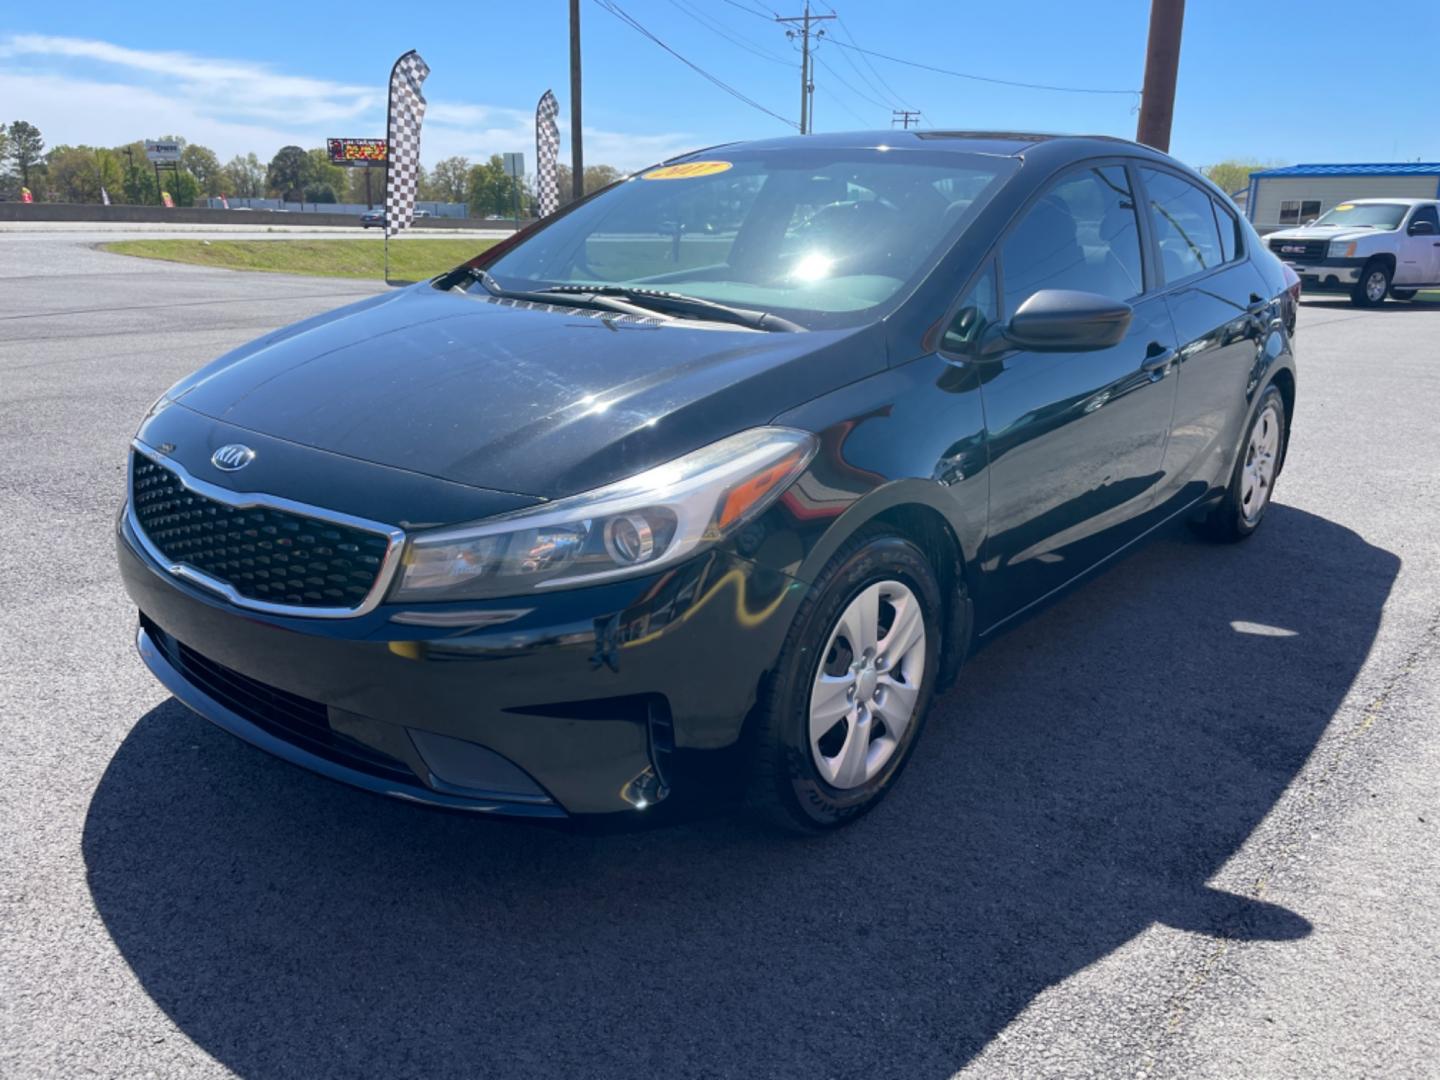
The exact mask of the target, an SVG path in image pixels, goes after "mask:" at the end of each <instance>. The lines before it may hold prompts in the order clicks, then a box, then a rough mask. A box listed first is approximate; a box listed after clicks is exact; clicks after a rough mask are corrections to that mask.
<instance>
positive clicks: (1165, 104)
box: [1135, 0, 1185, 153]
mask: <svg viewBox="0 0 1440 1080" xmlns="http://www.w3.org/2000/svg"><path fill="white" fill-rule="evenodd" d="M1184 22H1185V0H1150V41H1149V43H1148V45H1147V46H1146V48H1145V88H1144V90H1142V91H1141V95H1140V123H1139V124H1138V125H1137V127H1136V129H1135V141H1136V142H1140V143H1144V144H1145V145H1146V146H1153V147H1154V148H1155V149H1156V150H1163V151H1165V152H1166V153H1169V151H1170V123H1171V121H1172V120H1174V118H1175V78H1176V76H1177V75H1178V74H1179V72H1180V28H1181V26H1182V24H1183V23H1184Z"/></svg>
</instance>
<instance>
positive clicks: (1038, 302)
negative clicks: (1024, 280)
mask: <svg viewBox="0 0 1440 1080" xmlns="http://www.w3.org/2000/svg"><path fill="white" fill-rule="evenodd" d="M1134 315H1135V311H1134V309H1133V308H1132V307H1131V306H1130V305H1129V304H1124V303H1121V302H1120V301H1119V300H1111V299H1110V298H1109V297H1108V296H1100V295H1099V294H1098V293H1090V292H1079V291H1077V290H1074V289H1041V290H1040V291H1039V292H1037V293H1035V294H1034V295H1032V296H1031V297H1029V299H1027V300H1026V301H1025V302H1024V303H1023V304H1021V305H1020V307H1019V309H1018V310H1017V311H1016V312H1015V315H1014V317H1012V318H1011V320H1010V322H1009V324H1008V325H1006V326H999V327H996V328H995V330H994V331H992V333H991V334H990V335H987V340H986V342H985V347H984V348H983V349H982V351H983V352H986V353H993V352H998V351H1000V350H1002V349H1005V348H1012V349H1025V350H1028V351H1030V352H1088V351H1092V350H1095V349H1108V348H1110V347H1111V346H1112V345H1118V344H1120V342H1121V341H1123V340H1124V339H1125V333H1126V331H1127V330H1129V329H1130V320H1131V319H1132V318H1133V317H1134Z"/></svg>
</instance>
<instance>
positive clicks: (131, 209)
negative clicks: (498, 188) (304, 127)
mask: <svg viewBox="0 0 1440 1080" xmlns="http://www.w3.org/2000/svg"><path fill="white" fill-rule="evenodd" d="M0 221H96V222H120V223H122V224H123V223H140V222H151V223H156V224H162V225H175V224H182V225H251V226H259V227H262V228H263V227H264V226H266V225H287V226H297V225H298V226H305V225H330V226H337V225H338V226H346V227H349V228H352V229H357V228H359V227H360V221H359V219H358V218H357V217H356V216H355V215H354V214H326V213H318V212H307V213H303V214H300V213H280V212H277V211H272V210H207V209H205V208H204V207H198V206H196V207H189V208H181V207H176V208H175V209H173V210H172V209H167V208H166V207H163V206H90V205H86V204H82V203H19V202H0ZM521 224H522V225H528V224H529V222H528V221H524V220H522V221H521ZM513 227H514V225H513V223H512V222H509V221H487V220H483V219H481V218H423V219H421V220H419V221H416V222H415V224H414V226H413V228H415V229H423V230H427V231H428V230H432V229H433V230H435V231H444V230H447V229H510V228H513ZM374 232H375V233H376V235H379V232H380V230H379V229H375V230H374Z"/></svg>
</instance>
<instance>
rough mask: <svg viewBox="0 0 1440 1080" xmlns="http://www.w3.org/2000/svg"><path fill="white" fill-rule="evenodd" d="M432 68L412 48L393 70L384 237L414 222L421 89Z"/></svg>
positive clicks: (422, 107) (387, 132)
mask: <svg viewBox="0 0 1440 1080" xmlns="http://www.w3.org/2000/svg"><path fill="white" fill-rule="evenodd" d="M429 74H430V65H429V64H427V63H425V61H424V60H422V59H421V58H420V54H419V53H418V52H416V51H415V50H414V49H411V50H410V51H409V52H407V53H406V54H405V55H404V56H402V57H400V59H399V60H396V61H395V66H394V67H393V68H391V69H390V116H389V120H388V121H387V122H386V124H385V138H386V143H387V150H386V154H385V235H386V236H387V237H389V236H394V235H395V234H396V233H398V232H399V231H400V230H401V229H408V228H409V227H410V223H411V222H412V221H414V220H415V188H416V184H417V182H418V180H419V173H420V122H421V121H422V120H424V119H425V97H424V95H423V94H421V93H420V87H421V85H422V84H423V83H424V82H425V79H426V76H428V75H429Z"/></svg>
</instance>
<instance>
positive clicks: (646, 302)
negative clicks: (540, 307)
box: [538, 285, 805, 334]
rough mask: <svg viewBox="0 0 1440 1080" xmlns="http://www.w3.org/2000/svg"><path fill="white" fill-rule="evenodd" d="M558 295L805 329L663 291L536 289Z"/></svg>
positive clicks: (784, 330) (768, 327)
mask: <svg viewBox="0 0 1440 1080" xmlns="http://www.w3.org/2000/svg"><path fill="white" fill-rule="evenodd" d="M546 294H552V295H553V294H560V295H562V296H567V297H569V296H574V297H590V298H592V299H594V300H596V301H600V300H604V299H606V298H607V297H609V298H615V299H620V300H623V301H625V302H626V303H628V304H633V305H635V306H636V307H641V308H649V309H651V310H655V311H660V312H684V313H686V314H689V315H696V316H699V317H700V318H704V319H713V320H717V321H719V322H729V323H735V324H736V325H738V326H748V327H750V328H751V329H752V330H770V331H778V332H781V333H788V334H794V333H801V332H803V331H804V330H805V328H804V327H803V326H801V325H800V324H799V323H794V322H791V321H790V320H789V319H785V318H782V317H780V316H779V315H772V314H771V313H770V312H768V311H755V310H753V309H751V308H742V307H734V306H732V305H730V304H721V303H718V302H716V301H714V300H702V299H701V298H700V297H698V296H686V295H685V294H683V293H675V292H667V291H666V290H664V289H643V288H635V287H633V286H626V285H554V286H551V287H550V288H548V289H542V290H540V293H539V294H538V295H541V296H544V295H546Z"/></svg>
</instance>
